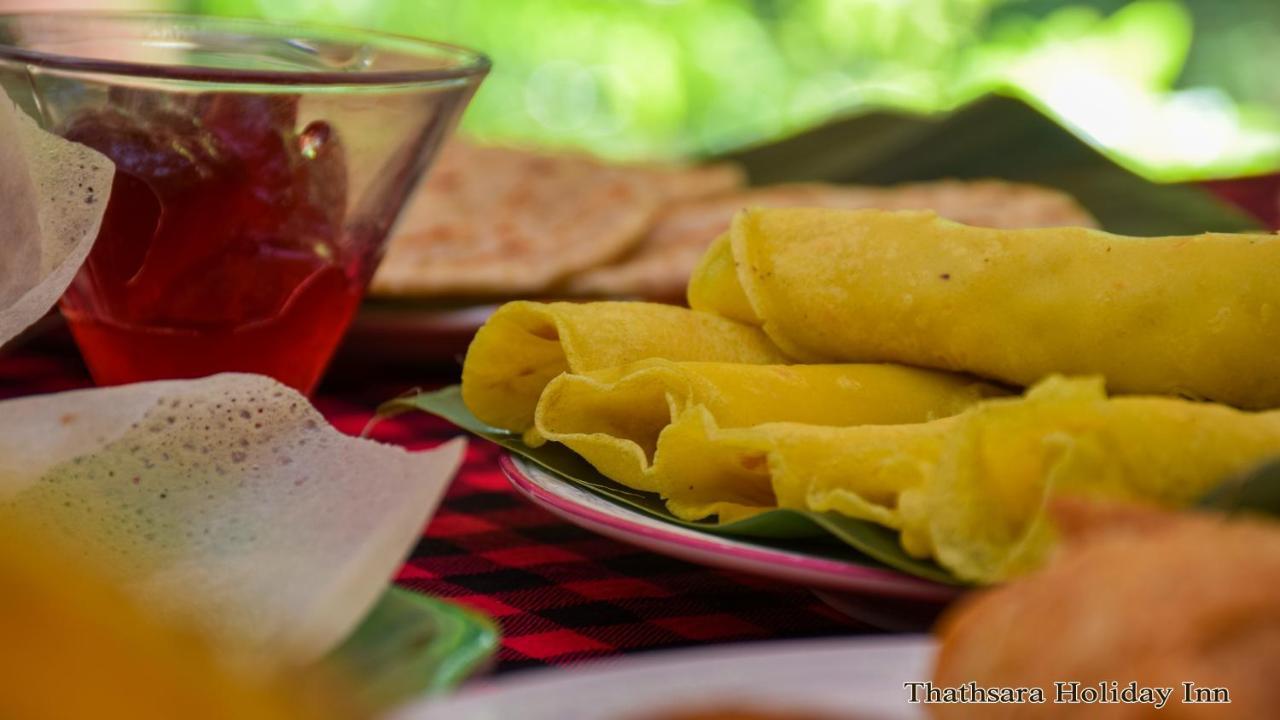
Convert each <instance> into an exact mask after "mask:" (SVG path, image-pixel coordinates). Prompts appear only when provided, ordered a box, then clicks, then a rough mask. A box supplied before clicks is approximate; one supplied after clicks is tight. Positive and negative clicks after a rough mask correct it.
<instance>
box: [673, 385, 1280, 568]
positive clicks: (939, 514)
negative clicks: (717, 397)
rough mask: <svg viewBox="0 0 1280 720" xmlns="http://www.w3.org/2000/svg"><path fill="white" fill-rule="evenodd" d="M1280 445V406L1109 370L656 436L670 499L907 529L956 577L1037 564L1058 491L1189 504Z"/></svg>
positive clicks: (696, 417)
mask: <svg viewBox="0 0 1280 720" xmlns="http://www.w3.org/2000/svg"><path fill="white" fill-rule="evenodd" d="M1277 454H1280V411H1273V412H1265V413H1249V412H1243V411H1239V410H1235V409H1232V408H1229V407H1226V406H1224V405H1215V404H1210V403H1200V402H1193V401H1189V400H1180V399H1176V398H1166V397H1117V398H1107V396H1106V393H1105V392H1104V391H1103V385H1102V381H1101V379H1100V378H1092V379H1073V380H1067V379H1063V378H1061V377H1053V378H1050V379H1048V380H1046V381H1044V382H1043V383H1041V384H1039V385H1037V386H1036V387H1035V388H1032V389H1031V391H1029V392H1028V394H1027V395H1026V396H1025V397H1022V398H997V399H991V400H984V401H981V402H979V403H977V404H976V405H974V406H972V407H971V408H970V409H968V410H966V411H964V412H963V413H961V414H959V415H955V416H953V417H949V418H943V419H940V420H934V421H931V422H925V423H919V424H914V425H896V426H860V427H842V428H833V427H818V426H813V425H801V424H796V423H772V424H764V425H757V426H755V427H751V428H738V429H724V428H719V427H717V426H716V423H715V421H714V419H713V418H712V417H711V415H710V413H708V412H706V411H705V410H704V409H702V408H697V407H695V408H692V409H691V410H689V411H687V412H686V413H684V414H683V415H682V416H681V417H680V418H679V419H678V420H677V421H676V422H675V423H673V424H672V425H671V427H669V428H668V429H667V430H665V431H664V432H663V434H662V436H661V438H660V439H659V441H658V448H657V455H656V456H657V458H658V463H659V464H660V465H661V464H668V465H669V467H660V468H658V472H656V473H655V474H656V475H657V476H659V477H662V478H670V480H669V481H668V482H667V483H666V484H665V485H661V486H660V487H659V492H662V493H663V494H664V496H666V497H668V498H669V502H670V503H671V505H672V510H673V511H676V509H677V507H678V508H681V509H682V510H684V513H683V514H684V515H685V516H691V515H693V514H695V513H693V512H692V511H693V510H694V509H698V510H702V511H714V510H715V509H716V508H718V507H724V508H727V509H728V510H729V511H730V513H731V515H734V516H740V515H741V514H742V513H743V512H744V511H745V510H747V509H750V508H753V507H754V508H757V509H758V508H759V507H762V506H763V503H762V498H763V499H765V500H769V501H776V502H777V504H778V505H779V506H781V507H793V508H800V509H808V510H814V511H833V512H838V513H841V514H844V515H848V516H851V517H857V518H861V519H866V520H872V521H875V522H878V523H881V524H883V525H885V526H888V527H891V528H895V529H898V530H900V531H901V533H902V538H901V539H902V544H903V547H904V549H905V550H906V551H907V552H909V553H910V554H912V555H915V556H917V557H934V558H936V559H937V560H938V562H939V563H940V564H941V565H943V566H944V567H946V568H948V569H950V570H951V571H952V572H954V573H955V574H956V575H957V576H958V577H960V578H963V579H965V580H970V581H975V582H995V581H999V580H1003V579H1006V578H1008V577H1011V576H1014V575H1018V574H1020V573H1023V572H1026V571H1028V570H1031V569H1033V568H1035V567H1037V566H1038V565H1040V563H1041V562H1042V561H1043V560H1044V558H1045V556H1046V554H1047V552H1048V551H1049V549H1050V548H1051V547H1052V545H1053V540H1054V538H1053V534H1052V532H1051V530H1050V526H1049V525H1048V523H1047V520H1046V518H1045V506H1046V504H1047V502H1048V500H1049V498H1050V497H1052V496H1054V495H1057V494H1072V495H1077V494H1078V495H1086V496H1090V497H1102V498H1108V499H1117V500H1129V501H1144V502H1152V503H1156V504H1160V505H1166V506H1175V507H1176V506H1183V505H1186V504H1189V503H1190V502H1192V501H1193V500H1195V499H1196V498H1198V497H1200V496H1201V495H1203V494H1204V493H1205V492H1207V491H1208V490H1210V489H1211V488H1213V487H1215V486H1216V485H1218V484H1219V483H1221V482H1222V481H1223V480H1225V479H1227V478H1229V477H1231V476H1232V475H1234V474H1236V473H1240V472H1243V471H1245V470H1247V469H1249V468H1250V467H1252V466H1254V465H1256V464H1258V463H1261V462H1262V461H1264V460H1266V459H1268V458H1270V457H1273V456H1275V455H1277Z"/></svg>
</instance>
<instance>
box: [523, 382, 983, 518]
mask: <svg viewBox="0 0 1280 720" xmlns="http://www.w3.org/2000/svg"><path fill="white" fill-rule="evenodd" d="M1000 394H1004V393H1003V391H1001V390H1000V389H998V388H996V387H994V386H991V385H987V384H985V383H981V382H978V381H976V380H974V379H973V378H970V377H967V376H963V375H955V374H952V373H945V372H939V371H935V370H920V369H917V368H909V367H903V366H900V365H739V364H731V363H716V362H710V363H707V362H679V363H677V362H671V361H669V360H661V359H649V360H641V361H639V362H636V363H631V364H629V365H624V366H621V367H613V368H606V369H604V370H597V371H594V372H590V373H583V374H563V375H560V376H558V377H556V378H555V379H554V380H552V381H551V382H550V383H549V384H548V385H547V387H546V390H544V391H543V393H542V397H541V399H540V400H539V401H538V407H537V412H536V414H535V422H534V429H533V430H530V431H529V432H528V433H526V437H525V441H526V442H527V443H528V444H530V445H535V446H536V445H540V444H542V443H543V442H545V441H546V440H553V441H556V442H560V443H562V444H564V445H566V446H568V447H569V448H570V449H572V450H573V451H574V452H576V453H578V454H579V455H581V456H582V457H584V458H586V460H587V461H588V462H590V463H591V464H592V465H594V466H595V467H596V469H598V470H600V472H601V473H603V474H604V475H606V476H608V477H610V478H612V479H614V480H616V481H618V482H620V483H622V484H624V485H627V486H629V487H632V488H635V489H637V490H647V491H653V490H657V489H658V484H657V483H658V480H657V479H656V478H655V477H654V476H653V468H654V454H655V451H656V449H657V447H658V437H659V435H660V434H661V433H662V432H663V430H664V429H665V428H666V427H667V426H668V425H669V424H670V423H671V422H672V421H673V420H674V419H675V418H676V417H678V416H679V415H680V414H681V413H683V412H684V411H686V410H687V409H689V408H690V407H693V406H695V405H697V406H701V407H702V408H704V409H705V411H706V412H707V413H709V415H710V417H711V418H712V419H713V420H714V422H715V424H716V425H717V426H719V427H721V428H737V427H748V426H752V425H759V424H760V423H766V422H780V421H790V422H801V423H809V424H813V425H863V424H868V423H870V424H877V425H894V424H898V423H918V422H924V421H926V420H931V419H934V418H939V417H946V416H948V415H953V414H955V413H957V412H960V411H961V410H963V409H965V408H966V407H968V406H970V405H972V404H973V403H974V402H976V401H978V400H979V399H981V398H983V397H989V396H992V395H1000ZM705 514H706V513H704V515H705Z"/></svg>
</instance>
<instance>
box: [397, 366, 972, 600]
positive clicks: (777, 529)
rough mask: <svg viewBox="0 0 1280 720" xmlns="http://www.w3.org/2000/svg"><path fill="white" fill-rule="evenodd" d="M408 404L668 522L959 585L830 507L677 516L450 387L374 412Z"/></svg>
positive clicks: (875, 528) (890, 535) (883, 532)
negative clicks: (506, 425)
mask: <svg viewBox="0 0 1280 720" xmlns="http://www.w3.org/2000/svg"><path fill="white" fill-rule="evenodd" d="M411 410H420V411H423V412H427V413H430V414H432V415H436V416H438V417H441V418H444V419H445V420H448V421H449V422H451V423H453V424H454V425H457V426H458V427H460V428H462V429H464V430H466V431H468V432H470V433H472V434H474V435H478V436H480V437H482V438H485V439H486V440H490V441H492V442H494V443H497V444H498V445H501V446H502V447H504V448H506V449H507V450H510V451H511V452H513V453H515V454H517V455H519V456H521V457H524V458H526V459H528V460H530V461H532V462H534V463H536V464H537V465H539V466H541V467H543V468H545V469H546V470H548V471H549V472H551V473H552V474H554V475H555V476H557V477H559V478H561V479H563V480H564V481H566V482H569V483H573V484H574V485H577V486H579V487H582V488H584V489H586V490H588V491H590V492H592V493H594V494H596V495H599V496H600V497H603V498H606V499H608V500H611V501H613V502H615V503H617V504H620V505H623V506H626V507H629V508H631V509H634V510H638V511H640V512H642V513H645V514H647V515H649V516H651V517H655V518H658V519H660V520H663V521H665V522H669V523H672V524H674V525H679V526H681V527H686V528H691V529H694V530H698V531H701V532H706V533H710V534H713V535H726V536H732V537H739V538H747V539H750V540H751V541H753V542H755V543H757V544H760V545H767V546H770V547H777V548H781V549H785V550H789V551H793V552H803V553H807V554H813V555H822V556H823V557H829V558H835V559H840V560H845V561H849V562H855V563H860V564H863V565H869V566H873V567H888V568H892V569H894V570H898V571H901V572H904V573H907V574H909V575H913V576H915V577H919V578H923V579H926V580H932V581H934V582H938V583H945V584H949V585H958V584H961V583H960V581H959V580H957V579H956V578H955V577H954V576H952V575H951V574H950V573H948V572H947V571H946V570H944V569H942V568H941V567H939V566H938V565H937V564H936V563H933V562H929V561H926V560H920V559H917V558H913V557H911V556H909V555H907V554H906V553H905V552H903V550H902V546H901V545H900V544H899V543H898V537H897V533H895V532H894V531H892V530H889V529H888V528H885V527H882V526H880V525H877V524H875V523H871V522H867V521H865V520H857V519H854V518H849V517H844V516H842V515H839V514H836V513H817V512H808V511H802V510H790V509H778V510H771V511H769V512H765V513H761V514H759V515H756V516H753V517H750V518H747V519H745V520H739V521H737V522H733V523H727V524H723V525H721V524H717V523H711V522H689V521H686V520H681V519H680V518H678V517H676V516H674V515H672V514H671V513H670V512H669V511H668V510H667V508H666V505H665V504H664V503H663V502H662V499H661V498H659V497H658V496H657V495H656V494H654V493H646V492H640V491H637V490H632V489H631V488H628V487H625V486H623V485H620V484H618V483H616V482H614V481H612V480H610V479H609V478H606V477H605V476H603V475H601V474H600V473H599V472H597V471H596V469H595V468H593V467H592V466H591V465H590V464H588V463H587V462H586V461H585V460H583V459H582V458H580V457H578V456H577V455H576V454H574V453H573V452H572V451H570V450H569V449H568V448H566V447H564V446H562V445H557V444H554V443H548V444H546V445H543V446H542V447H538V448H531V447H529V446H527V445H525V444H524V443H523V442H522V441H521V440H520V436H519V435H516V434H514V433H510V432H506V431H505V430H499V429H497V428H493V427H489V426H488V425H486V424H484V423H483V422H481V421H480V420H479V419H477V418H476V417H475V416H474V415H472V414H471V411H470V410H468V409H467V406H466V405H465V404H464V403H463V402H462V395H461V392H460V391H459V388H458V387H457V386H456V385H455V386H451V387H447V388H444V389H442V390H437V391H435V392H428V393H421V394H419V395H415V396H412V397H406V398H400V399H397V400H392V401H390V402H389V403H387V404H386V405H384V406H383V407H382V409H381V411H380V412H381V413H382V414H383V415H384V416H385V415H393V414H398V413H401V412H406V411H411Z"/></svg>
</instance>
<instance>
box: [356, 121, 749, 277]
mask: <svg viewBox="0 0 1280 720" xmlns="http://www.w3.org/2000/svg"><path fill="white" fill-rule="evenodd" d="M740 182H741V173H740V171H737V169H736V168H734V167H732V166H724V167H721V166H713V167H710V168H688V169H684V168H647V167H626V166H615V165H606V164H604V163H602V162H600V161H597V160H594V159H591V158H588V157H586V156H581V155H569V154H550V153H535V152H530V151H526V150H516V149H511V148H501V147H483V146H479V145H474V144H471V143H468V142H465V141H462V140H455V141H453V142H451V143H450V144H449V145H447V146H446V147H445V148H444V149H443V150H442V151H441V154H440V158H439V160H438V161H437V166H436V168H435V169H434V170H433V171H432V172H431V174H430V175H429V176H428V178H427V180H426V181H425V182H424V183H423V186H422V188H421V189H420V190H419V191H418V193H417V195H416V196H415V197H414V199H413V200H412V201H411V202H410V204H409V206H408V207H407V208H406V209H405V214H404V217H403V219H402V220H401V222H400V224H399V226H398V227H397V229H396V232H395V235H394V236H393V238H392V240H391V242H390V245H389V246H388V248H387V255H386V258H385V259H384V260H383V262H382V264H381V266H380V267H379V269H378V272H377V274H376V275H375V276H374V279H373V285H372V288H371V290H372V292H373V293H374V294H375V295H382V296H389V297H405V296H418V297H431V296H459V295H461V296H494V295H522V294H532V293H538V292H542V291H545V290H547V289H548V288H549V287H551V286H552V285H553V284H555V283H556V282H557V281H559V280H561V279H562V278H564V277H566V276H568V275H570V274H572V273H575V272H579V271H581V270H585V269H586V268H590V267H595V266H597V265H600V264H603V263H605V262H608V261H610V260H612V259H614V258H616V257H618V256H620V255H622V254H623V253H625V252H626V251H627V250H628V249H629V248H631V247H632V246H633V245H635V244H636V243H637V242H638V241H639V240H640V238H641V236H642V235H643V234H644V232H645V230H646V229H647V228H648V227H649V224H650V223H651V222H652V220H653V217H654V215H655V214H656V213H657V211H658V209H659V208H660V207H662V206H663V205H664V204H666V203H668V202H671V201H673V200H677V199H686V198H690V197H699V196H701V195H704V194H708V193H715V192H722V191H724V190H727V189H730V188H732V187H735V186H736V185H737V184H739V183H740Z"/></svg>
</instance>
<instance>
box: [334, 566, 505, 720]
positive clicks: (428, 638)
mask: <svg viewBox="0 0 1280 720" xmlns="http://www.w3.org/2000/svg"><path fill="white" fill-rule="evenodd" d="M497 648H498V630H497V628H496V627H494V625H493V623H492V622H491V621H490V620H488V619H487V618H485V617H483V616H481V615H479V614H477V613H474V612H471V611H470V610H466V609H464V608H462V607H460V606H458V605H455V604H453V603H450V602H446V601H444V600H439V599H437V598H433V597H429V596H426V595H423V594H421V593H416V592H413V591H411V590H405V589H403V588H398V587H392V588H391V589H389V590H388V591H387V592H386V593H385V594H384V595H383V596H382V598H381V599H380V600H379V601H378V604H377V605H375V606H374V608H373V610H372V611H371V612H370V613H369V615H368V616H367V617H366V618H365V619H364V622H362V623H361V624H360V626H359V627H358V628H356V630H355V632H354V633H352V634H351V636H350V637H348V638H347V640H346V641H345V642H344V643H343V644H342V645H341V646H339V647H338V649H337V650H335V651H334V652H333V653H332V654H331V655H330V656H329V657H328V658H327V660H326V661H325V662H326V664H328V665H331V666H333V667H335V668H336V669H337V670H338V671H339V672H341V673H342V676H343V677H349V678H352V680H353V682H352V688H351V692H353V693H354V694H355V698H354V699H355V700H356V701H357V703H359V704H360V706H361V707H367V708H370V709H374V710H382V709H387V708H390V707H392V706H395V705H398V704H400V703H402V702H404V701H405V700H408V699H410V698H413V697H415V696H417V695H421V694H423V693H438V692H443V691H445V690H449V689H452V688H453V687H455V686H457V685H458V684H459V683H461V682H462V681H463V680H465V679H466V678H467V677H468V676H469V675H471V674H472V673H473V672H475V671H476V670H478V669H480V667H481V666H482V665H484V664H485V663H487V662H488V661H489V660H490V659H491V658H492V657H493V654H494V652H496V651H497Z"/></svg>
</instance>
